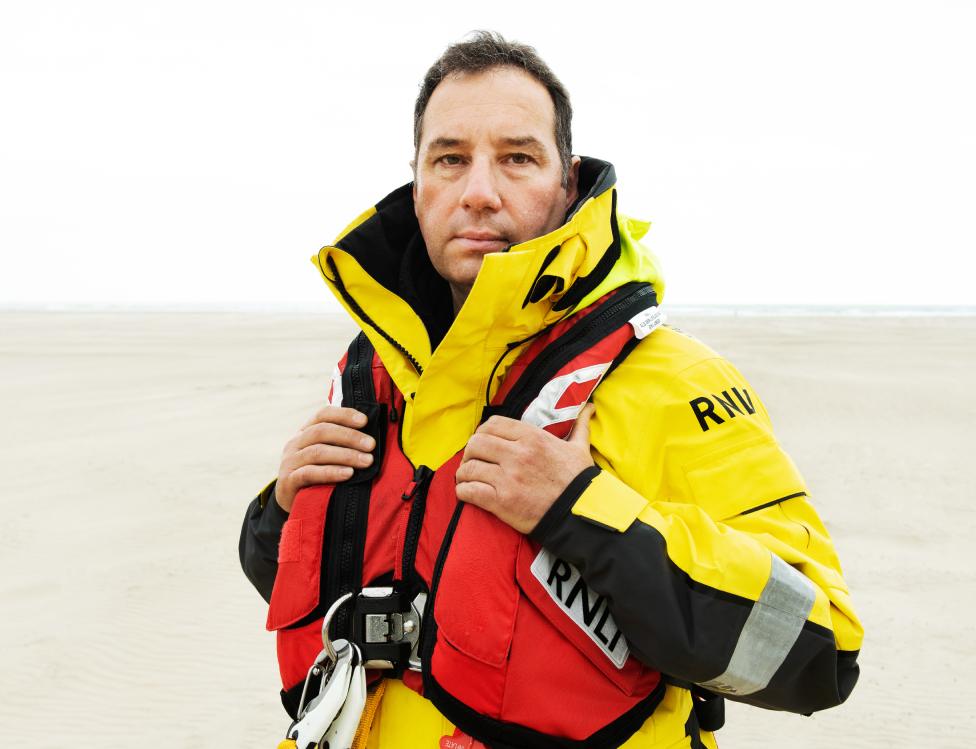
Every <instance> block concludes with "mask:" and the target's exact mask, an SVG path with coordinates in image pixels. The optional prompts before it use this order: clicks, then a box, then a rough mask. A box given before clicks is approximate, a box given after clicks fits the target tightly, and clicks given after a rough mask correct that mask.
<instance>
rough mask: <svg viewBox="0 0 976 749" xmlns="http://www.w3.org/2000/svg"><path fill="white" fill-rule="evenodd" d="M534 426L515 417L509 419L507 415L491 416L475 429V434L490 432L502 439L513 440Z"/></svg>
mask: <svg viewBox="0 0 976 749" xmlns="http://www.w3.org/2000/svg"><path fill="white" fill-rule="evenodd" d="M535 428H536V427H533V426H531V425H530V424H525V423H523V422H521V421H518V420H517V419H510V418H508V417H507V416H492V417H491V418H489V419H488V421H486V422H485V423H484V424H482V425H481V426H479V427H478V428H477V429H476V430H475V434H490V435H492V436H495V437H500V438H502V439H506V440H511V441H515V440H517V439H519V437H521V436H523V435H524V434H525V433H526V432H527V431H528V430H531V429H535Z"/></svg>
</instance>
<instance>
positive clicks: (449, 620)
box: [267, 283, 664, 747]
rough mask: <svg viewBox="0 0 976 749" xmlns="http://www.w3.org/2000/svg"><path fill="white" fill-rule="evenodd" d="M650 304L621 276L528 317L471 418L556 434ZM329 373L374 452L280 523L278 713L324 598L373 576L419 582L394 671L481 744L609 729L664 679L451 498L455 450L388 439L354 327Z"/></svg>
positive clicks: (583, 590) (501, 528)
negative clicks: (415, 451)
mask: <svg viewBox="0 0 976 749" xmlns="http://www.w3.org/2000/svg"><path fill="white" fill-rule="evenodd" d="M655 304H656V298H655V295H654V291H653V288H652V287H651V286H649V285H647V284H636V283H635V284H628V285H627V286H624V287H621V288H620V289H618V290H616V291H615V292H611V293H610V294H608V295H606V296H604V297H603V298H601V299H599V300H598V301H596V302H594V303H593V304H592V305H590V306H589V307H587V308H585V309H584V310H581V311H579V312H577V313H575V314H573V315H572V316H570V317H568V318H566V319H564V320H563V321H561V322H559V323H558V324H556V325H554V326H551V327H550V328H548V329H546V330H544V331H542V332H541V333H540V334H539V335H538V336H537V337H536V338H535V340H534V341H533V342H532V343H531V344H530V345H529V346H528V347H527V349H526V350H525V351H524V352H523V353H522V355H521V356H519V358H518V359H517V361H516V362H515V363H514V364H513V365H512V366H511V367H510V369H509V370H508V373H507V374H506V377H505V381H504V383H503V384H502V387H501V388H500V390H499V392H498V393H497V395H496V397H495V398H494V400H493V402H492V404H491V405H490V406H487V407H486V408H485V412H484V416H483V418H488V417H489V416H490V415H492V414H496V413H497V414H502V415H505V416H510V417H512V418H522V419H523V420H525V421H528V422H529V423H533V424H536V425H537V426H541V427H542V428H544V429H546V430H547V431H549V432H551V433H553V434H555V435H556V436H559V437H565V436H566V435H567V434H568V432H569V431H570V429H571V428H572V425H573V423H574V421H575V418H576V415H577V414H578V412H579V410H580V409H581V408H582V406H583V405H584V404H585V403H586V401H587V400H588V399H589V398H590V396H591V395H592V393H593V390H594V389H595V388H596V386H597V385H598V383H599V382H600V381H601V379H602V378H603V377H605V376H606V375H607V374H608V373H609V372H610V371H611V370H612V369H613V367H614V366H615V365H616V364H617V363H619V362H620V361H621V360H622V359H623V357H624V356H626V355H627V353H629V351H630V350H631V349H632V348H633V346H634V345H635V344H636V343H637V341H638V339H639V338H640V337H642V336H643V332H642V331H640V330H639V321H640V320H642V319H644V320H646V319H647V316H648V315H649V314H650V315H652V314H653V312H654V306H655ZM340 370H341V388H342V404H343V405H345V406H352V407H354V408H357V409H359V410H362V411H364V412H365V413H366V414H367V417H368V419H369V421H368V424H367V426H366V428H365V430H364V431H367V432H369V433H371V434H372V435H373V436H374V437H376V438H377V450H376V453H375V460H374V464H373V465H372V466H371V467H370V468H368V469H366V470H363V471H357V472H356V473H354V475H353V477H352V478H351V479H349V480H348V481H346V482H343V483H341V484H338V485H335V486H314V487H308V488H306V489H303V490H302V491H300V492H299V493H298V495H297V496H296V498H295V503H294V505H293V507H292V511H291V513H290V515H289V518H288V520H287V522H286V523H285V526H284V529H283V531H282V535H281V542H280V546H279V553H278V572H277V576H276V579H275V586H274V591H273V593H272V597H271V605H270V609H269V613H268V622H267V626H268V629H269V630H276V631H277V638H278V661H279V667H280V670H281V678H282V683H283V686H284V690H283V692H282V699H283V702H284V703H285V706H286V708H287V709H288V710H289V712H290V713H292V715H293V716H294V712H295V709H296V708H297V697H298V694H299V693H300V691H301V687H302V685H303V682H304V679H305V676H306V673H307V671H308V668H309V666H310V665H311V663H312V661H313V659H314V658H315V656H316V655H317V654H318V652H319V650H320V649H321V647H322V639H321V627H322V617H323V614H324V613H325V611H326V609H327V608H328V607H329V606H330V605H331V604H332V603H333V601H335V600H336V599H338V598H339V597H340V596H341V595H343V594H345V593H357V592H359V590H360V589H362V588H363V587H367V586H376V585H386V586H393V588H394V589H395V590H397V591H398V592H401V593H403V594H404V595H405V596H406V597H408V598H412V597H413V596H414V594H416V593H426V594H427V601H426V610H425V612H424V618H423V624H422V627H421V630H420V632H421V634H420V645H419V655H420V661H421V664H422V666H421V672H420V673H418V672H416V671H412V670H408V669H407V668H406V663H405V659H403V658H402V657H401V658H398V659H397V668H396V669H395V671H394V675H395V676H398V677H400V678H402V679H403V681H404V683H405V684H406V685H407V686H409V687H411V688H412V689H414V690H416V691H417V692H419V693H421V694H422V695H424V696H425V697H426V698H428V699H430V700H431V701H432V702H433V703H434V705H435V706H436V707H437V708H438V709H439V710H440V711H441V712H442V713H443V714H444V715H445V716H446V717H447V718H448V719H449V720H451V722H453V723H454V724H455V725H457V726H458V727H460V728H461V729H462V730H463V731H465V732H466V733H468V734H470V735H471V736H473V737H474V738H476V739H478V740H480V741H482V742H485V743H488V744H489V745H493V746H554V747H555V746H558V747H563V746H587V747H603V746H607V747H610V746H618V745H619V744H621V743H623V742H624V741H625V740H626V739H627V738H628V737H629V736H631V735H632V734H633V733H634V732H635V731H636V730H637V729H638V728H639V727H640V726H641V725H642V724H643V723H644V721H645V720H646V719H647V717H648V716H649V715H650V714H651V713H652V712H653V711H654V709H655V708H656V706H657V704H658V702H659V701H660V698H661V696H662V695H663V689H664V684H663V682H662V680H661V675H660V673H659V672H657V671H656V670H654V669H652V668H650V667H649V666H646V665H644V664H643V663H641V662H640V661H639V660H637V659H636V658H635V657H634V656H632V655H631V654H630V653H629V649H628V645H627V641H626V639H625V637H624V636H623V634H622V633H621V632H620V631H619V630H618V629H617V628H616V625H615V624H614V620H613V616H612V614H611V611H610V604H609V601H607V600H606V599H604V598H603V597H602V596H599V595H598V594H597V593H596V592H594V591H592V590H591V589H590V588H589V587H588V586H587V585H586V582H585V581H584V580H583V578H582V577H581V576H580V574H579V572H578V571H577V570H576V569H575V568H573V567H572V566H571V565H569V564H568V563H567V562H564V561H562V560H560V559H558V558H556V557H554V556H553V555H552V554H550V553H549V552H548V551H546V550H545V549H543V548H541V547H540V545H539V544H538V543H536V542H535V541H534V540H532V539H531V538H529V537H527V536H524V535H522V534H521V533H519V532H518V531H516V530H514V529H513V528H511V527H510V526H508V525H506V524H505V523H503V522H502V521H500V520H498V519H497V518H496V517H495V516H494V515H492V514H490V513H488V512H485V511H484V510H482V509H480V508H479V507H476V506H473V505H467V504H465V503H463V502H459V501H458V500H457V496H456V494H455V488H454V487H455V473H456V471H457V468H458V466H459V464H460V461H461V457H462V454H463V450H462V451H459V452H458V453H457V454H455V455H454V456H453V457H452V458H450V459H449V460H447V461H446V462H445V463H444V464H443V465H441V466H439V467H438V468H437V469H436V470H431V469H430V468H428V467H426V466H417V467H415V466H413V465H412V464H411V463H410V461H409V460H408V459H407V457H406V456H405V455H404V454H403V452H402V450H401V449H400V443H399V428H400V425H401V423H402V418H401V415H402V413H403V407H404V398H403V395H402V394H401V393H400V392H399V391H398V390H397V389H396V387H395V386H394V384H393V382H392V380H391V379H390V376H389V374H388V373H387V372H386V370H385V369H384V367H383V365H382V362H380V360H379V358H378V357H377V356H376V355H375V353H374V351H373V349H372V346H371V345H370V344H369V342H368V340H367V339H366V337H365V336H364V335H362V334H360V336H358V337H357V339H356V340H355V341H354V342H353V344H352V345H351V346H350V348H349V351H348V352H347V354H346V356H345V357H344V358H343V360H342V361H341V362H340ZM571 478H573V477H571V476H570V477H567V481H569V479H571ZM354 615H355V612H354V609H353V608H352V607H351V606H343V607H342V608H340V609H339V611H338V612H337V614H336V616H335V618H334V619H333V622H332V626H331V628H330V632H331V633H332V635H333V636H334V637H346V638H349V637H350V636H351V633H352V632H353V631H354V630H355V623H354V622H353V621H351V620H352V618H353V617H354ZM355 631H358V630H355ZM393 649H394V650H395V648H393ZM391 652H392V650H391ZM401 655H402V652H401ZM391 660H392V658H391Z"/></svg>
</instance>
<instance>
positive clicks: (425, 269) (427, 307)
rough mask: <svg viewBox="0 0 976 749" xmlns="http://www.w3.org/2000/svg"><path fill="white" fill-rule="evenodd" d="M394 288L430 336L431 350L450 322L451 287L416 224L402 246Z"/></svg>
mask: <svg viewBox="0 0 976 749" xmlns="http://www.w3.org/2000/svg"><path fill="white" fill-rule="evenodd" d="M398 288H399V292H400V296H401V297H402V298H403V301H405V302H406V303H407V304H409V305H410V307H411V309H413V311H414V312H416V313H417V315H419V316H420V319H421V321H422V322H423V323H424V327H425V328H426V329H427V337H428V338H429V339H430V350H431V351H433V350H434V349H436V348H437V347H438V346H439V345H440V342H441V341H442V340H444V336H445V335H447V331H448V329H449V328H450V327H451V323H452V322H454V301H453V299H452V297H451V287H450V286H448V283H447V281H445V280H444V279H443V278H442V277H441V276H440V275H439V274H438V273H437V271H436V270H434V265H433V264H432V263H431V262H430V255H429V254H428V253H427V245H425V244H424V238H423V237H422V236H421V235H420V230H419V228H418V230H417V233H416V234H414V235H413V236H412V237H411V238H410V239H409V240H408V242H407V244H406V247H405V248H404V252H403V258H402V260H401V263H400V280H399V287H398Z"/></svg>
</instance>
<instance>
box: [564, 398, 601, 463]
mask: <svg viewBox="0 0 976 749" xmlns="http://www.w3.org/2000/svg"><path fill="white" fill-rule="evenodd" d="M595 412H596V406H594V405H593V404H592V403H587V404H586V405H585V406H583V410H582V411H580V412H579V416H577V417H576V423H575V424H573V429H572V431H571V432H570V433H569V437H567V438H566V441H567V442H569V443H570V444H572V445H577V446H579V447H582V448H584V449H585V450H587V451H589V449H590V419H592V418H593V414H594V413H595Z"/></svg>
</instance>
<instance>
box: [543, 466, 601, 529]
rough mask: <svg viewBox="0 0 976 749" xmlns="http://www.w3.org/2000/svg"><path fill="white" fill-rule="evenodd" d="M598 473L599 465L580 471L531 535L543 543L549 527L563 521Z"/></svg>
mask: <svg viewBox="0 0 976 749" xmlns="http://www.w3.org/2000/svg"><path fill="white" fill-rule="evenodd" d="M598 473H600V467H599V466H588V467H587V468H584V469H583V470H582V471H580V472H579V473H578V474H577V475H576V477H575V478H574V479H573V480H572V481H570V482H569V485H568V486H567V487H566V488H565V489H563V492H562V494H560V495H559V496H558V497H556V501H555V502H553V503H552V506H551V507H550V508H549V509H548V510H546V513H545V515H543V516H542V518H540V520H539V522H538V523H536V526H535V528H534V529H533V530H532V532H531V533H529V535H530V536H532V538H534V539H535V540H536V541H538V542H539V543H542V539H543V538H545V537H546V534H547V533H548V532H549V529H550V528H551V527H553V526H555V525H558V524H559V523H561V522H562V520H563V518H564V517H565V516H566V515H568V514H569V512H570V511H571V510H572V509H573V505H574V504H576V500H577V499H579V498H580V495H581V494H582V493H583V492H584V491H585V490H586V487H588V486H589V485H590V484H591V483H592V482H593V479H595V478H596V476H597V474H598Z"/></svg>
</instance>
